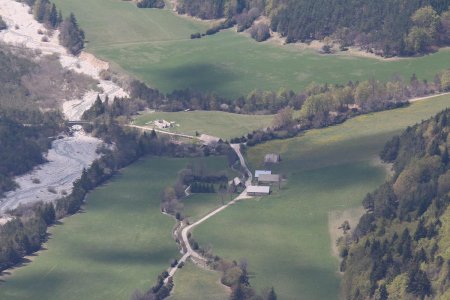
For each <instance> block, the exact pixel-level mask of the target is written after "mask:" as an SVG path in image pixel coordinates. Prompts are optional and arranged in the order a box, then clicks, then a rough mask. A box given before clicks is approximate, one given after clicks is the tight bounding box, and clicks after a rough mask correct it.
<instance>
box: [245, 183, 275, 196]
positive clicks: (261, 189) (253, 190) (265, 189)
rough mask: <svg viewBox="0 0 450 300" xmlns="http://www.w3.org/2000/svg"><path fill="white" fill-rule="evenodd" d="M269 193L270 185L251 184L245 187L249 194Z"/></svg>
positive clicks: (263, 194)
mask: <svg viewBox="0 0 450 300" xmlns="http://www.w3.org/2000/svg"><path fill="white" fill-rule="evenodd" d="M269 194H270V186H257V185H251V186H249V187H248V188H247V195H249V196H267V195H269Z"/></svg>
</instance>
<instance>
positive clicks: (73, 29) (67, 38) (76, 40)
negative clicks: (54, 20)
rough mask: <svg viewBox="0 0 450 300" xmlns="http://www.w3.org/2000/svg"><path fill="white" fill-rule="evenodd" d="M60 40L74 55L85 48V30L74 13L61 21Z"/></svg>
mask: <svg viewBox="0 0 450 300" xmlns="http://www.w3.org/2000/svg"><path fill="white" fill-rule="evenodd" d="M59 40H60V43H61V45H63V46H64V47H65V48H67V50H68V51H69V52H70V53H71V54H73V55H77V54H79V53H80V52H81V50H82V49H83V48H84V32H83V30H81V29H80V28H79V26H78V22H77V20H76V18H75V15H74V14H73V13H71V14H70V16H69V17H68V18H66V19H65V20H64V21H63V22H62V23H61V25H60V35H59Z"/></svg>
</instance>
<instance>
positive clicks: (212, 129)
mask: <svg viewBox="0 0 450 300" xmlns="http://www.w3.org/2000/svg"><path fill="white" fill-rule="evenodd" d="M159 119H164V120H166V121H174V122H176V123H177V124H179V125H180V127H174V128H172V129H171V131H174V132H180V133H185V134H189V135H195V132H196V131H198V132H199V133H206V134H209V135H213V136H218V137H221V138H223V139H230V138H233V137H239V136H242V135H245V134H247V133H249V132H252V131H253V130H255V129H259V128H263V127H267V126H270V123H271V122H272V119H273V116H260V115H239V114H230V113H225V112H219V111H211V112H207V111H192V112H175V113H164V112H155V113H149V114H145V115H143V116H140V117H138V118H137V119H136V120H135V122H134V123H135V124H136V125H142V126H144V125H146V123H147V122H151V121H155V120H159Z"/></svg>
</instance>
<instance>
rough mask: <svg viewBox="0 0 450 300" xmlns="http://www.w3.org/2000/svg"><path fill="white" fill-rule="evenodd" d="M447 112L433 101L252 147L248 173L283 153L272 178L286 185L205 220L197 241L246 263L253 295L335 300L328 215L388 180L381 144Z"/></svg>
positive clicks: (444, 100)
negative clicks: (268, 292)
mask: <svg viewBox="0 0 450 300" xmlns="http://www.w3.org/2000/svg"><path fill="white" fill-rule="evenodd" d="M447 107H450V97H449V96H444V97H436V98H433V99H431V100H427V101H423V102H419V103H415V104H413V105H411V106H410V107H407V108H403V109H397V110H392V111H386V112H380V113H374V114H370V115H365V116H361V117H358V118H355V119H352V120H349V121H347V122H345V123H344V124H342V125H339V126H333V127H329V128H326V129H321V130H312V131H309V132H307V133H305V134H304V135H303V136H299V137H297V138H293V139H289V140H282V141H272V142H269V143H265V144H262V145H259V146H256V147H253V148H249V149H248V151H247V159H248V161H249V163H250V165H251V167H252V168H253V169H255V168H262V167H263V166H262V162H263V157H264V155H265V154H266V153H273V152H275V153H280V154H281V157H282V162H281V163H280V164H279V165H277V166H276V167H274V168H273V171H274V172H277V173H281V174H283V175H285V176H286V177H287V182H286V183H285V185H284V187H283V188H282V189H281V190H280V191H278V190H277V189H276V188H275V190H274V193H273V194H272V195H271V196H268V197H264V198H257V199H254V200H249V201H243V202H239V203H238V204H237V205H233V206H231V207H229V208H228V209H227V210H225V211H223V212H221V213H220V214H219V215H216V216H215V217H214V218H212V219H209V220H207V221H206V222H205V223H203V224H202V225H200V226H199V227H197V228H196V230H195V232H194V237H195V239H196V240H197V241H198V242H199V243H200V245H208V247H212V249H213V252H214V253H215V254H217V255H219V256H222V257H224V258H227V259H230V260H240V259H246V260H248V263H249V269H250V272H251V275H252V276H251V283H252V284H253V286H254V287H255V288H256V289H257V290H262V289H264V288H270V287H271V286H274V287H275V290H276V292H277V294H278V296H279V299H306V300H315V299H317V300H319V299H338V298H339V296H338V295H339V281H340V279H339V275H338V274H337V270H338V260H337V259H336V258H335V257H333V256H332V254H331V242H332V241H331V240H330V236H329V227H328V213H329V212H330V211H335V210H345V209H348V208H352V207H356V206H359V205H360V204H361V202H362V200H363V198H364V196H365V195H366V194H367V193H368V192H370V191H372V190H374V189H375V188H376V187H377V186H378V185H380V184H381V183H382V182H383V181H384V180H385V178H386V171H385V167H384V166H382V165H380V164H379V163H377V162H376V157H377V154H378V153H379V151H380V150H381V149H382V147H383V145H384V144H385V142H386V141H388V140H389V139H390V138H391V137H392V136H393V135H395V134H398V133H400V132H401V131H402V130H404V129H405V128H406V127H407V126H409V125H413V124H415V123H417V122H420V121H421V120H423V119H427V118H429V117H431V116H432V115H434V114H436V113H437V112H439V111H441V110H442V109H444V108H447Z"/></svg>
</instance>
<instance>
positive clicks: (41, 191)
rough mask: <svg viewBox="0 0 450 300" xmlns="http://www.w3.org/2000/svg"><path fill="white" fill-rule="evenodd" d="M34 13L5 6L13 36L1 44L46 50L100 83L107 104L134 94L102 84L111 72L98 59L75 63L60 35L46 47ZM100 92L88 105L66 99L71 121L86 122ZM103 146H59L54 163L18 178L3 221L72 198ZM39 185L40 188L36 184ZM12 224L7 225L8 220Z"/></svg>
mask: <svg viewBox="0 0 450 300" xmlns="http://www.w3.org/2000/svg"><path fill="white" fill-rule="evenodd" d="M29 10H30V8H29V7H28V6H26V5H24V4H22V3H19V2H16V1H14V0H0V15H1V16H2V18H3V19H4V20H5V22H6V23H7V25H8V29H7V30H3V31H1V32H0V41H3V42H5V43H7V44H10V45H13V46H19V47H25V48H29V49H35V50H40V52H41V53H42V54H43V55H44V54H45V55H48V54H56V55H58V56H59V58H60V62H61V65H62V66H63V67H64V68H67V69H70V70H74V71H76V72H79V73H83V74H86V75H89V76H91V77H93V78H94V79H96V80H98V82H99V84H98V88H99V90H102V91H103V93H102V94H101V95H100V96H101V98H102V99H105V97H106V96H108V97H109V98H110V99H113V98H114V97H127V96H128V94H127V93H126V92H125V91H124V90H123V89H122V88H121V87H119V86H118V85H116V84H115V83H113V82H112V81H106V80H101V79H100V72H101V71H103V70H106V69H108V67H109V65H108V63H107V62H104V61H101V60H98V59H97V58H95V57H94V56H93V55H91V54H88V53H84V52H83V53H82V54H80V55H79V56H77V57H75V56H73V55H70V54H68V53H67V52H66V49H65V48H64V47H62V46H61V45H59V42H58V35H59V32H58V31H54V32H53V35H52V36H48V38H49V42H42V37H43V35H42V34H38V30H41V31H42V32H44V33H45V32H46V29H45V28H44V27H43V26H42V25H41V24H39V23H38V22H37V21H35V20H34V19H33V16H32V15H31V14H29ZM97 95H98V92H96V91H94V90H91V91H88V92H87V93H86V94H85V95H84V97H83V98H82V99H64V100H67V101H66V103H64V104H63V107H62V111H63V112H64V114H65V116H66V118H67V119H68V120H71V121H77V120H80V118H81V115H82V114H83V112H84V111H85V110H87V109H88V108H89V107H90V106H91V105H92V104H93V103H94V101H95V99H96V98H97ZM101 143H102V141H101V140H99V139H96V138H93V137H90V136H87V135H85V134H83V133H82V132H78V133H75V134H74V136H72V137H64V138H63V139H58V140H55V141H54V142H53V144H52V148H51V149H50V150H49V152H48V154H47V157H46V158H47V160H48V161H49V162H48V163H45V164H43V165H40V166H38V167H36V168H35V169H34V170H33V171H32V172H30V173H27V174H25V175H23V176H19V177H16V178H15V181H16V182H17V183H18V184H19V186H20V187H19V188H18V189H17V190H15V191H12V192H9V193H7V194H6V197H5V198H3V199H0V215H1V214H4V212H5V211H7V210H8V209H12V208H15V207H17V206H18V205H19V204H29V203H33V202H38V201H44V202H52V201H55V200H56V199H58V198H61V197H62V196H63V191H65V192H67V193H70V192H71V190H72V185H73V182H74V181H75V180H77V179H78V178H80V176H81V172H82V170H83V168H87V167H89V166H90V165H91V163H92V162H93V161H94V160H95V159H96V158H98V155H97V153H96V149H97V147H98V146H99V145H100V144H101ZM33 181H34V182H35V183H33ZM2 220H3V221H4V220H7V219H5V218H4V219H2Z"/></svg>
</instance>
